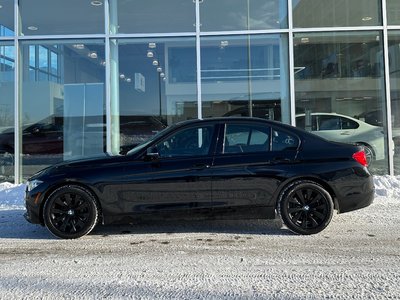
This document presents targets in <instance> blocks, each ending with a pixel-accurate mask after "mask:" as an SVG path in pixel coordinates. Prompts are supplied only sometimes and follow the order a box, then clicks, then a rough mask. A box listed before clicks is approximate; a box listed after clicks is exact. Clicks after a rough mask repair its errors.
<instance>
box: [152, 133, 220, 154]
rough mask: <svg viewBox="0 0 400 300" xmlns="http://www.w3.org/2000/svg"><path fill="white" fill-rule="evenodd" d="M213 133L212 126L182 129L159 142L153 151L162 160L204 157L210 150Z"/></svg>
mask: <svg viewBox="0 0 400 300" xmlns="http://www.w3.org/2000/svg"><path fill="white" fill-rule="evenodd" d="M213 131H214V127H213V126H205V127H196V128H189V129H184V130H181V131H179V132H177V133H175V134H174V135H172V136H171V137H168V138H167V139H166V140H164V141H162V142H159V143H158V144H157V145H155V146H154V148H153V151H156V152H157V153H158V154H159V155H160V157H162V158H170V157H180V156H204V155H207V154H208V152H209V150H210V147H211V140H212V136H213Z"/></svg>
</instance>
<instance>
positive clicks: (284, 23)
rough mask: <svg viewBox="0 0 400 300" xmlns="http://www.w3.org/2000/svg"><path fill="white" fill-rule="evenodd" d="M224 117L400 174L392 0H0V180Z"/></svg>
mask: <svg viewBox="0 0 400 300" xmlns="http://www.w3.org/2000/svg"><path fill="white" fill-rule="evenodd" d="M398 67H399V69H397V68H398ZM219 116H250V117H260V118H265V119H270V120H275V121H278V122H283V123H287V124H291V125H295V126H298V127H301V128H303V129H305V130H308V131H311V132H313V133H315V134H317V135H320V136H322V137H324V138H327V139H329V140H333V141H338V142H350V143H359V144H362V145H363V146H364V147H365V149H366V153H367V154H368V155H369V156H370V158H371V160H370V166H369V169H370V171H371V173H372V174H376V175H385V174H390V175H400V155H399V153H400V1H398V0H358V1H354V0H336V1H331V0H169V1H165V0H146V1H137V0H123V1H121V0H69V1H61V0H0V182H5V181H8V182H11V183H22V182H25V181H26V179H27V178H29V176H31V175H33V174H34V173H36V172H38V171H39V170H41V169H43V168H45V167H47V166H49V165H53V164H55V163H57V162H61V161H64V160H69V159H77V158H85V157H91V156H95V155H102V154H104V153H111V154H113V155H120V153H124V152H126V151H127V150H129V149H131V148H132V147H134V146H136V145H138V144H140V143H142V142H143V141H145V140H146V139H148V138H150V137H151V136H153V135H154V134H156V133H157V132H159V131H160V130H162V129H163V128H165V127H167V126H169V125H172V124H175V123H177V122H180V121H183V120H188V119H193V118H208V117H219Z"/></svg>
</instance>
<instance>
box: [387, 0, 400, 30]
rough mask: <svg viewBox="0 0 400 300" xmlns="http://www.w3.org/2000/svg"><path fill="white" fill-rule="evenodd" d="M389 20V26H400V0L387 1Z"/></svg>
mask: <svg viewBox="0 0 400 300" xmlns="http://www.w3.org/2000/svg"><path fill="white" fill-rule="evenodd" d="M386 7H387V18H388V24H389V25H400V2H399V1H398V0H386Z"/></svg>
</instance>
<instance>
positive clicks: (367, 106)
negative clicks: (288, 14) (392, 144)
mask: <svg viewBox="0 0 400 300" xmlns="http://www.w3.org/2000/svg"><path fill="white" fill-rule="evenodd" d="M381 41H382V36H381V33H380V32H342V33H310V34H296V35H295V36H294V43H295V49H294V53H295V79H296V81H295V89H296V114H297V117H296V124H297V125H298V126H300V127H302V128H305V129H306V130H310V131H312V132H314V133H316V134H318V135H321V136H323V137H325V138H327V139H329V140H333V141H339V142H348V143H354V142H355V143H360V144H363V145H364V146H365V147H366V149H367V150H368V151H369V152H370V155H371V157H372V161H371V164H370V165H371V166H370V169H371V170H372V171H373V172H374V173H375V174H384V173H386V172H387V170H388V169H387V167H388V165H387V164H388V160H387V157H388V156H387V155H388V147H387V143H386V140H385V135H384V131H385V128H384V124H385V122H383V121H382V120H384V107H385V96H384V90H385V85H384V77H383V59H382V57H383V49H382V42H381ZM374 112H375V113H374ZM372 114H375V115H376V116H379V119H380V122H378V121H374V120H373V119H374V118H373V117H372V116H371V115H372Z"/></svg>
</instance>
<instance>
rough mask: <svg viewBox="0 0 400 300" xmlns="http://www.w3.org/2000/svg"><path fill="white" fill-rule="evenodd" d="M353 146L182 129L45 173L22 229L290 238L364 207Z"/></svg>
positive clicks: (293, 131) (271, 127)
mask: <svg viewBox="0 0 400 300" xmlns="http://www.w3.org/2000/svg"><path fill="white" fill-rule="evenodd" d="M366 164H367V163H366V158H365V153H364V150H363V148H362V147H361V146H357V145H350V144H340V143H334V142H329V141H326V140H324V139H322V138H320V137H318V136H315V135H313V134H310V133H308V132H306V131H303V130H301V129H297V128H294V127H292V126H289V125H284V124H281V123H277V122H273V121H266V120H262V119H257V118H213V119H205V120H191V121H185V122H183V123H179V124H176V125H173V126H170V127H168V128H167V129H165V130H163V131H161V132H160V133H159V134H157V135H156V136H154V137H153V138H152V139H150V140H148V141H147V142H145V143H143V144H141V145H139V146H137V147H135V148H133V149H132V150H131V151H129V152H128V153H127V154H126V155H123V156H122V155H121V156H107V157H100V158H92V159H86V160H80V161H69V162H64V163H61V164H58V165H54V166H52V167H49V168H47V169H44V170H42V171H40V172H39V173H37V174H35V175H34V176H32V177H31V178H30V179H29V181H28V184H27V190H26V199H25V200H26V208H27V213H26V215H25V217H26V219H27V220H28V221H29V222H31V223H35V224H42V225H44V226H46V227H47V228H48V229H49V230H50V231H51V233H53V234H54V235H55V236H57V237H60V238H66V239H73V238H79V237H81V236H84V235H86V234H88V233H89V232H91V230H92V229H93V228H94V227H95V226H96V224H98V223H101V224H111V223H131V222H132V221H134V220H138V219H160V218H164V219H165V218H177V219H193V218H196V219H199V218H202V219H239V218H241V219H244V218H247V219H260V218H275V216H276V214H278V215H279V216H280V217H281V218H282V221H283V223H284V224H285V225H286V226H287V227H288V228H289V229H290V230H292V231H293V232H295V233H298V234H315V233H318V232H320V231H322V230H323V229H324V228H326V227H327V226H328V224H329V222H330V221H331V219H332V215H333V212H334V210H337V211H338V212H339V213H344V212H348V211H352V210H356V209H359V208H363V207H366V206H368V205H369V204H371V203H372V201H373V196H374V184H373V180H372V176H371V174H370V173H369V172H368V169H367V167H366Z"/></svg>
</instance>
